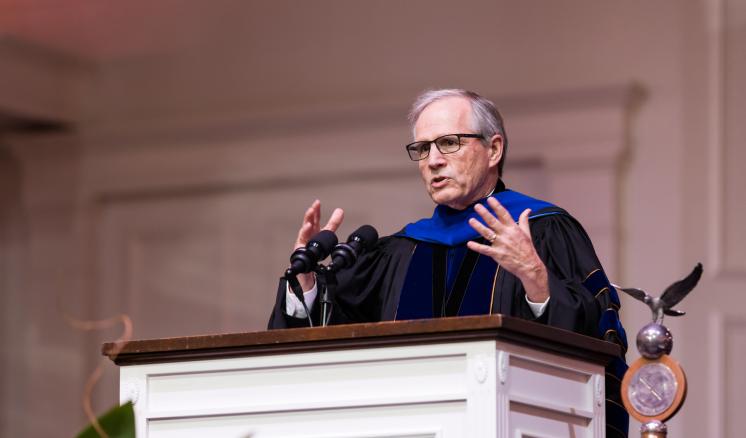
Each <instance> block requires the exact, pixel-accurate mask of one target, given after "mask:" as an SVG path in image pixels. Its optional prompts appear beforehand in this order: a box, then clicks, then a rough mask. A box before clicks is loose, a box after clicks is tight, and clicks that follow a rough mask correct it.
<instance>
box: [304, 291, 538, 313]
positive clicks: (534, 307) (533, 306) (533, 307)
mask: <svg viewBox="0 0 746 438" xmlns="http://www.w3.org/2000/svg"><path fill="white" fill-rule="evenodd" d="M524 296H525V297H526V302H527V303H528V307H530V308H531V313H533V314H534V318H538V317H540V316H541V315H543V314H544V311H545V310H547V304H549V297H547V299H546V300H544V302H543V303H534V302H533V301H531V300H529V299H528V295H524ZM296 300H298V299H297V298H296ZM299 302H300V301H299Z"/></svg>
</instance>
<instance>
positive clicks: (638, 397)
mask: <svg viewBox="0 0 746 438" xmlns="http://www.w3.org/2000/svg"><path fill="white" fill-rule="evenodd" d="M677 389H678V383H677V382H676V376H675V375H674V373H673V371H671V369H670V368H669V367H667V366H666V365H664V364H662V363H649V364H647V365H643V366H642V367H640V369H638V370H637V372H636V373H634V374H633V375H632V379H631V380H630V382H629V386H628V388H627V392H628V393H627V396H628V397H629V401H630V402H631V403H632V406H633V407H634V408H635V410H636V411H637V412H639V413H641V414H642V415H645V416H648V417H654V416H656V415H659V414H661V413H663V412H665V411H666V409H668V408H669V407H670V406H671V405H672V404H673V402H674V399H675V398H676V392H677Z"/></svg>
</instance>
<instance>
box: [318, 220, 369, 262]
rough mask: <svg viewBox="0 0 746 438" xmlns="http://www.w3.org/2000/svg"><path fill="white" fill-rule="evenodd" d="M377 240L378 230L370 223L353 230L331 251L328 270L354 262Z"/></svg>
mask: <svg viewBox="0 0 746 438" xmlns="http://www.w3.org/2000/svg"><path fill="white" fill-rule="evenodd" d="M377 241H378V231H376V229H375V228H373V227H371V226H370V225H363V226H362V227H360V228H358V229H357V230H355V231H354V232H353V233H352V234H350V237H348V238H347V243H340V244H339V245H337V246H336V247H334V251H332V262H331V263H330V264H329V267H328V269H329V271H331V272H336V271H339V270H342V269H345V268H349V267H350V266H352V265H354V264H355V261H356V260H357V258H358V256H360V255H361V254H362V253H363V252H365V251H366V250H368V249H369V248H371V247H372V246H373V245H374V244H375V243H376V242H377Z"/></svg>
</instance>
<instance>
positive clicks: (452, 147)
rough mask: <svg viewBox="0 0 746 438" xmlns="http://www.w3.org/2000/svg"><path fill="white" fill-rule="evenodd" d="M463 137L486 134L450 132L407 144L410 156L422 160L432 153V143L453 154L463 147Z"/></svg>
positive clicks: (475, 136)
mask: <svg viewBox="0 0 746 438" xmlns="http://www.w3.org/2000/svg"><path fill="white" fill-rule="evenodd" d="M462 138H481V139H484V136H482V135H479V134H448V135H443V136H441V137H438V138H436V139H435V140H430V141H415V142H414V143H409V144H408V145H406V146H405V148H406V149H407V153H408V154H409V158H410V159H411V160H412V161H420V160H424V159H425V158H427V157H428V155H430V145H431V144H433V143H435V147H436V148H438V151H439V152H440V153H441V154H452V153H454V152H456V151H458V150H459V149H461V139H462Z"/></svg>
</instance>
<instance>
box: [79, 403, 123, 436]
mask: <svg viewBox="0 0 746 438" xmlns="http://www.w3.org/2000/svg"><path fill="white" fill-rule="evenodd" d="M98 423H99V424H100V425H101V427H102V428H103V429H104V431H105V432H106V433H107V434H109V438H135V412H134V411H133V410H132V402H127V403H125V404H123V405H121V406H116V407H114V408H113V409H111V410H110V411H109V412H107V413H105V414H104V415H102V416H100V417H99V418H98ZM77 438H100V437H99V434H98V432H96V429H94V428H93V425H92V424H91V425H89V426H88V427H86V428H85V429H84V430H83V431H82V432H80V433H79V434H78V436H77Z"/></svg>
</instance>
